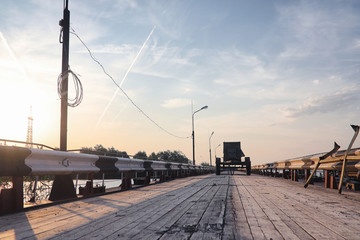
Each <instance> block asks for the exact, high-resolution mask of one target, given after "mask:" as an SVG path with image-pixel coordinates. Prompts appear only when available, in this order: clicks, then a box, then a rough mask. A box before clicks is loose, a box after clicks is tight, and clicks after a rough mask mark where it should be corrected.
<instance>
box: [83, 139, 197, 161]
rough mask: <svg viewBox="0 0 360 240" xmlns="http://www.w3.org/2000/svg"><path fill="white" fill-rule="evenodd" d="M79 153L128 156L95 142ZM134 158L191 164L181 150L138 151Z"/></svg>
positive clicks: (128, 156)
mask: <svg viewBox="0 0 360 240" xmlns="http://www.w3.org/2000/svg"><path fill="white" fill-rule="evenodd" d="M80 152H81V153H87V154H96V155H106V156H113V157H124V158H130V155H128V154H127V152H126V151H120V150H117V149H115V148H114V147H111V148H105V147H104V146H103V145H101V144H96V145H95V146H94V147H82V148H81V150H80ZM132 157H133V158H135V159H144V160H147V159H148V160H153V161H164V162H177V163H186V164H191V161H190V160H189V159H188V158H187V157H186V156H185V155H184V154H183V153H182V152H181V151H176V150H175V151H170V150H167V151H160V152H158V153H155V152H152V153H151V154H150V155H147V154H146V152H145V151H138V152H137V153H136V154H135V155H133V156H132Z"/></svg>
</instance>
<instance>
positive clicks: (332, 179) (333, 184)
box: [330, 171, 338, 189]
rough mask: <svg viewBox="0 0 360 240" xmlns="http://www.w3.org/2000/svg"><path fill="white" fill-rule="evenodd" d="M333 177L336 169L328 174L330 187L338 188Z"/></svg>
mask: <svg viewBox="0 0 360 240" xmlns="http://www.w3.org/2000/svg"><path fill="white" fill-rule="evenodd" d="M335 177H336V171H332V174H331V176H330V188H331V189H337V188H338V185H337V182H336V178H335Z"/></svg>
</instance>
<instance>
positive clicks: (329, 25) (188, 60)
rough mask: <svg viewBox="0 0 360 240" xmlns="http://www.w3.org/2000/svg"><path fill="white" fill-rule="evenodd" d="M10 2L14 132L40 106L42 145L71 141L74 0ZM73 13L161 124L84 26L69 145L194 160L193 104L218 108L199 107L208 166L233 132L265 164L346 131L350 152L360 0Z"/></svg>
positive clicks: (10, 120) (119, 5)
mask: <svg viewBox="0 0 360 240" xmlns="http://www.w3.org/2000/svg"><path fill="white" fill-rule="evenodd" d="M1 5H2V6H1V13H0V109H1V111H2V114H1V118H0V138H2V139H12V140H19V141H25V140H26V134H27V124H28V116H29V114H30V106H32V117H33V119H34V120H33V141H34V142H36V143H42V144H45V145H49V146H52V147H59V144H60V143H59V142H60V99H59V96H58V93H57V79H58V76H59V74H60V72H61V52H62V45H61V44H60V43H59V36H60V26H59V24H58V23H59V20H60V19H62V17H63V1H62V0H57V1H46V0H17V1H13V0H3V1H2V2H1ZM69 10H70V23H71V28H72V29H73V30H74V31H75V33H76V34H77V35H78V36H79V37H80V38H81V39H82V41H83V42H84V43H85V44H86V45H87V47H88V48H89V49H90V51H91V52H92V54H93V56H94V57H95V58H96V59H97V60H98V61H99V62H100V63H101V65H102V66H103V67H104V69H105V70H106V72H107V73H108V74H109V75H110V76H111V77H112V78H113V79H114V81H115V82H116V83H117V85H119V86H121V88H122V89H123V90H124V91H125V92H126V94H127V95H128V96H129V98H130V99H131V100H132V101H133V102H134V103H135V104H136V106H138V107H139V108H140V109H141V111H143V112H144V113H145V114H146V115H147V116H148V117H149V118H150V119H151V120H152V121H151V120H149V118H148V117H146V116H145V115H144V114H142V113H141V111H140V110H139V109H138V108H136V107H135V106H134V105H133V104H132V103H131V102H130V101H129V100H128V98H127V97H126V96H125V95H124V94H123V93H122V91H120V90H118V87H117V86H116V85H115V84H114V82H113V81H112V80H111V79H110V77H109V76H108V75H106V74H105V73H104V72H103V70H102V69H101V67H100V66H99V65H98V64H97V63H96V62H95V61H94V60H93V59H92V58H91V57H90V55H89V52H88V51H87V49H86V48H85V47H84V45H83V44H82V43H81V41H80V40H79V39H78V38H77V36H76V35H74V34H71V35H70V48H69V50H70V57H69V59H70V60H69V65H70V69H71V70H72V71H73V72H75V73H76V74H77V76H78V77H79V79H80V80H81V83H82V85H83V101H82V102H81V104H80V105H79V106H78V107H75V108H69V112H68V114H69V115H68V142H67V143H68V149H78V148H81V147H92V146H94V145H96V144H102V145H103V146H105V147H112V146H113V147H115V148H117V149H119V150H121V151H127V152H128V154H131V155H133V154H135V153H137V152H138V151H146V153H147V154H150V153H151V152H159V151H166V150H171V151H173V150H179V151H182V152H183V153H184V154H185V155H186V156H187V157H188V158H189V159H191V160H192V139H191V131H192V113H193V112H195V111H196V110H198V109H200V108H202V107H203V106H205V105H206V106H208V109H206V110H202V111H199V112H197V113H196V114H195V115H194V119H195V149H196V163H197V164H200V163H201V162H207V163H209V159H210V152H209V143H210V144H211V151H212V163H214V155H215V154H216V156H217V157H222V155H223V153H222V151H223V149H222V143H223V142H231V141H236V142H237V141H241V146H242V150H243V152H244V153H245V155H246V156H249V157H250V158H251V161H252V164H253V165H255V164H262V163H267V162H273V161H282V160H285V159H288V158H293V157H299V156H304V155H307V154H312V153H318V152H326V151H329V150H330V149H331V148H332V146H333V142H334V141H336V142H337V143H338V144H339V145H340V146H341V149H346V148H347V146H348V144H349V142H350V139H351V137H352V135H353V130H352V129H351V127H350V124H357V125H358V124H360V104H359V103H360V94H359V90H360V1H357V0H317V1H313V0H308V1H301V0H299V1H293V0H290V1H289V0H273V1H260V0H252V1H245V0H234V1H231V0H225V1H215V0H197V1H190V0H156V1H155V0H149V1H130V0H118V1H115V0H91V1H87V0H78V1H74V0H69ZM69 95H70V96H69V97H73V96H74V85H73V83H72V81H70V82H69ZM154 122H155V123H156V124H154ZM159 126H160V127H161V128H159ZM164 129H165V131H164ZM213 131H214V135H213V136H212V137H211V139H210V136H211V133H212V132H213ZM209 140H210V141H209ZM219 145H220V146H219ZM354 147H359V141H357V142H355V145H354Z"/></svg>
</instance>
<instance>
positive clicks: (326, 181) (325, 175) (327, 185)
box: [324, 170, 330, 188]
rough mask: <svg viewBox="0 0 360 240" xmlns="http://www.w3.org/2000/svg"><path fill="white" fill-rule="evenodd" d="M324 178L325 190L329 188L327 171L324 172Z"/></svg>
mask: <svg viewBox="0 0 360 240" xmlns="http://www.w3.org/2000/svg"><path fill="white" fill-rule="evenodd" d="M324 178H325V188H330V172H329V171H328V170H325V172H324Z"/></svg>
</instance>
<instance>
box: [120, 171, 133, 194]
mask: <svg viewBox="0 0 360 240" xmlns="http://www.w3.org/2000/svg"><path fill="white" fill-rule="evenodd" d="M131 188H132V184H131V172H126V177H125V178H123V179H122V183H121V190H127V189H131Z"/></svg>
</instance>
